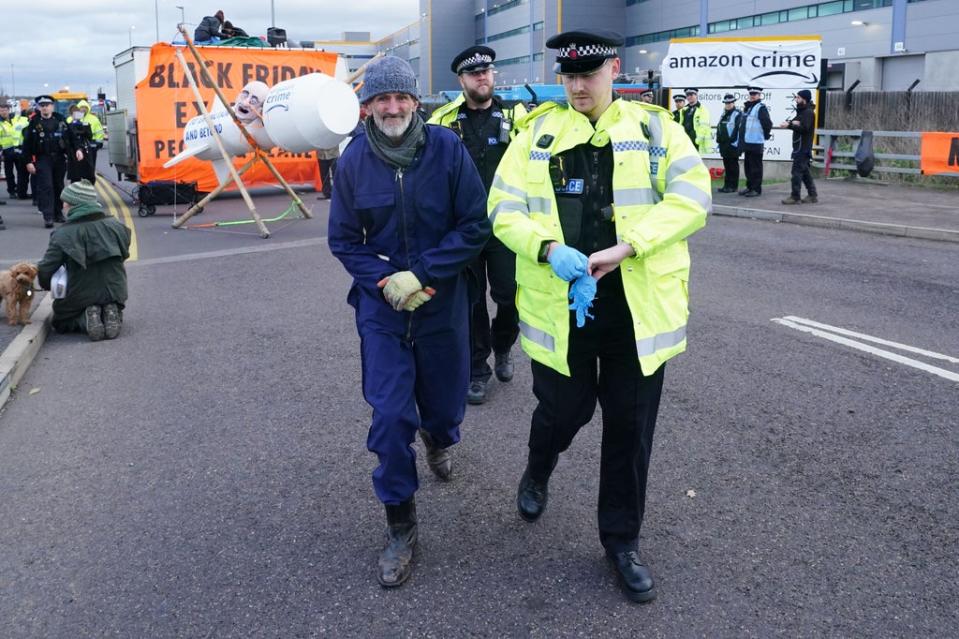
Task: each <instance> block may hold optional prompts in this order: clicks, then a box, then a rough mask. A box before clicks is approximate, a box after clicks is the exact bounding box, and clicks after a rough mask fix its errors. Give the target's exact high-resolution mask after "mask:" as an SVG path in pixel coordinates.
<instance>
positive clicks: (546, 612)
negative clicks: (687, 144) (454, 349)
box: [0, 195, 959, 638]
mask: <svg viewBox="0 0 959 639" xmlns="http://www.w3.org/2000/svg"><path fill="white" fill-rule="evenodd" d="M306 197H308V198H310V199H311V204H312V203H315V201H313V200H312V197H313V196H312V195H307V196H306ZM315 204H316V210H317V212H318V213H320V215H319V216H318V218H317V220H316V221H312V222H310V221H297V222H294V223H292V224H289V225H287V226H285V227H284V228H283V229H279V230H278V231H277V232H276V233H275V234H274V237H273V238H272V239H270V240H261V239H259V238H257V237H256V236H255V235H249V236H243V235H237V234H236V233H234V232H232V231H230V232H223V230H222V229H214V230H207V231H172V230H171V229H169V221H170V220H168V219H163V218H162V217H161V216H159V215H158V216H157V217H154V218H147V219H144V220H141V219H137V220H136V224H137V232H138V238H139V242H140V251H139V260H138V262H139V263H137V264H131V265H130V267H129V274H130V304H129V307H128V312H127V314H126V323H125V325H124V329H123V331H124V332H123V335H122V336H121V338H120V339H118V340H116V341H113V342H101V343H96V344H94V343H90V342H88V341H86V340H85V339H84V338H81V337H77V336H56V335H54V336H51V337H50V339H49V340H48V342H47V344H46V345H45V346H44V348H43V351H42V352H41V354H40V356H39V357H38V359H37V361H35V363H34V364H33V366H32V368H31V369H30V371H29V372H28V374H27V376H26V377H25V378H24V380H23V382H22V383H21V387H20V389H19V390H18V392H17V394H16V396H15V398H14V400H13V401H12V402H11V403H10V404H8V406H7V408H6V409H5V411H4V412H3V414H2V415H0V495H2V499H0V548H3V552H2V553H0V635H2V636H4V637H11V638H14V637H86V636H118V637H208V636H209V637H230V636H237V637H312V636H335V637H354V636H355V637H405V636H412V637H445V636H455V637H460V636H464V637H465V636H488V637H513V636H517V637H526V636H530V637H560V636H562V637H566V636H586V637H599V636H602V637H635V636H649V637H695V636H703V637H772V636H782V637H799V636H817V637H818V636H837V637H838V636H842V637H853V636H861V637H876V636H908V637H921V636H929V637H933V636H946V635H949V634H950V633H952V632H954V628H955V625H956V621H957V613H956V605H955V604H956V601H957V600H959V584H957V580H956V575H957V574H959V553H957V550H959V548H957V532H959V523H957V522H959V500H957V490H956V487H957V486H956V477H957V476H959V455H957V451H959V434H957V433H959V429H957V426H959V393H957V391H959V382H957V381H953V380H951V379H947V378H945V377H941V376H939V375H936V374H933V373H931V372H929V371H928V370H922V369H917V368H913V367H910V366H906V365H904V364H902V363H900V362H897V361H892V360H889V359H883V358H881V357H878V356H876V355H875V354H873V353H868V352H865V351H861V350H855V349H854V348H850V347H849V346H847V345H843V344H838V343H835V342H833V341H830V340H828V339H824V338H822V337H819V336H817V335H813V334H810V333H807V332H801V331H799V330H796V329H794V328H792V327H790V326H787V325H784V324H780V323H776V322H773V321H771V320H773V319H774V318H782V317H785V316H797V317H800V318H805V319H806V320H813V321H815V322H819V323H822V324H827V325H830V326H835V327H841V328H843V329H848V330H851V331H856V332H859V333H863V334H868V335H870V336H874V337H877V338H882V339H885V340H890V341H894V342H898V343H901V344H906V345H910V346H913V347H918V348H923V349H927V350H929V351H935V352H938V353H944V354H947V355H950V356H952V357H953V358H955V357H959V313H957V310H959V302H957V300H959V260H957V259H956V255H957V253H956V247H955V245H952V244H948V243H937V242H927V241H921V240H909V239H902V238H886V237H881V236H875V235H866V234H857V233H849V232H843V231H833V230H821V229H813V228H805V227H796V226H787V225H775V224H770V223H765V222H753V221H747V220H738V219H728V218H712V219H711V220H710V223H709V226H708V227H707V229H705V230H704V231H702V232H701V233H699V234H698V235H697V236H695V237H694V238H693V240H692V242H691V250H692V254H693V278H692V282H691V296H692V316H691V322H690V331H689V332H690V336H689V343H690V350H689V351H688V352H687V353H686V354H684V355H683V356H681V357H679V358H677V359H675V360H673V361H672V362H670V364H668V365H667V371H666V390H665V392H664V398H663V406H662V410H661V413H660V419H659V428H658V433H657V436H656V442H655V451H654V453H653V467H652V472H651V478H650V490H649V498H648V504H647V516H646V521H645V523H644V526H643V534H642V542H641V545H642V554H643V556H644V557H645V559H646V560H647V561H648V563H649V564H650V565H651V567H652V569H653V571H654V574H655V575H656V577H657V579H658V587H659V598H658V599H657V600H656V601H655V602H654V603H652V604H649V605H644V606H636V605H634V604H631V603H629V602H627V601H626V600H625V599H624V598H623V597H622V596H621V594H620V592H619V591H618V589H617V587H616V583H615V581H614V579H613V575H612V573H611V572H610V570H609V568H608V566H607V564H606V563H605V560H604V558H603V554H602V549H601V547H600V545H599V542H598V537H597V531H596V519H595V503H596V495H597V488H598V468H599V434H600V429H599V428H598V420H594V423H593V424H592V425H591V426H589V427H587V428H585V429H584V430H583V431H582V432H581V433H580V435H579V437H578V438H577V440H576V441H575V442H574V444H573V447H572V448H571V449H570V451H569V453H568V454H567V455H565V456H564V457H563V459H562V460H561V462H560V464H559V466H558V468H557V470H556V473H555V475H554V479H553V481H552V482H551V485H550V490H551V497H550V503H549V508H548V510H547V512H546V514H545V515H544V516H543V518H542V519H541V520H540V521H539V522H537V523H535V524H532V525H530V524H526V523H524V522H523V521H521V520H520V519H519V517H518V516H517V515H516V512H515V506H514V496H515V487H516V483H517V481H518V479H519V475H520V473H521V472H522V469H523V464H524V460H525V444H526V438H527V433H528V427H529V417H530V413H531V411H532V408H533V405H534V404H533V398H532V394H531V392H530V387H531V377H530V373H529V366H528V360H527V359H526V357H525V355H519V356H518V366H517V375H516V377H515V379H514V380H513V382H512V383H511V384H497V385H495V386H494V387H493V388H492V393H491V399H490V402H489V403H488V404H486V405H484V406H481V407H476V408H474V407H471V408H470V409H469V411H468V413H467V418H466V422H465V423H464V424H463V428H462V430H463V441H462V443H461V444H460V445H459V446H458V447H457V448H456V449H455V453H454V464H455V471H454V472H455V480H454V481H453V482H452V483H450V484H441V483H439V482H437V481H435V480H434V479H433V478H432V476H431V475H430V474H429V472H428V471H427V470H426V468H425V463H423V460H422V458H421V459H420V471H421V473H420V475H421V488H420V492H419V494H418V496H417V506H418V510H419V516H420V522H421V526H420V528H421V532H420V547H419V549H418V555H417V563H416V569H415V572H414V575H413V578H412V579H411V581H410V582H409V583H408V584H406V585H405V586H404V587H402V588H400V589H398V590H396V591H384V590H383V589H381V588H380V587H379V586H378V585H377V584H376V582H375V579H374V567H375V563H376V557H377V553H378V551H379V549H380V546H381V543H382V535H383V526H384V516H383V513H382V508H381V506H380V504H379V503H378V502H377V501H376V499H375V497H374V496H373V493H372V487H371V485H370V472H371V471H372V469H373V465H374V457H373V456H372V455H371V454H370V453H368V452H367V451H366V450H365V438H366V430H367V427H368V423H369V409H368V407H367V406H366V405H365V403H364V402H363V400H362V397H361V394H360V390H359V386H360V365H359V360H358V355H357V354H358V340H357V338H356V335H355V327H354V324H353V317H352V314H351V309H350V308H349V307H348V306H347V305H346V302H345V295H346V290H347V287H348V284H349V279H348V277H347V276H346V274H345V273H344V271H343V269H342V268H341V266H340V265H339V263H338V262H337V261H336V260H335V259H334V258H333V257H332V256H331V255H330V253H329V250H328V248H327V247H326V245H325V243H324V242H323V236H324V235H325V207H326V203H325V202H320V203H315ZM220 206H222V207H224V208H223V209H215V210H211V211H210V212H209V213H204V215H208V214H209V215H211V219H212V218H213V217H215V216H216V215H223V216H226V215H227V209H229V210H230V211H231V212H232V213H233V214H234V217H236V216H239V215H240V213H238V207H240V203H239V201H238V200H232V201H224V202H223V203H222V204H221V205H220ZM277 206H279V204H277ZM231 207H232V208H231ZM218 211H219V212H218ZM264 248H266V249H270V250H262V249H264ZM251 249H252V250H255V251H257V252H248V253H235V254H226V255H225V254H223V253H222V251H225V250H230V251H242V250H251ZM217 251H220V252H221V253H212V254H211V252H217ZM169 256H178V257H175V258H174V259H173V260H166V259H165V258H166V257H169ZM857 341H863V340H857ZM864 343H868V344H870V345H871V346H873V347H875V348H880V349H883V350H886V351H892V352H896V353H899V354H901V355H904V356H906V357H909V358H911V359H915V360H919V361H922V362H924V363H926V364H927V365H932V366H935V367H936V368H938V369H941V370H944V371H947V372H951V374H952V375H957V374H959V362H951V361H948V360H937V359H934V358H931V357H929V356H926V355H917V354H915V353H909V352H904V351H903V350H902V349H900V348H898V347H889V346H887V345H882V344H878V343H875V342H864ZM517 350H518V349H517ZM33 389H37V392H35V393H34V394H30V393H31V392H32V391H33ZM597 417H598V415H597Z"/></svg>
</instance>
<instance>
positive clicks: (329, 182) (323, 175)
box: [317, 158, 336, 199]
mask: <svg viewBox="0 0 959 639" xmlns="http://www.w3.org/2000/svg"><path fill="white" fill-rule="evenodd" d="M317 162H319V164H320V179H321V180H323V195H325V196H326V197H327V199H329V197H330V193H331V192H332V191H333V176H334V175H335V174H336V158H331V159H329V160H322V159H317Z"/></svg>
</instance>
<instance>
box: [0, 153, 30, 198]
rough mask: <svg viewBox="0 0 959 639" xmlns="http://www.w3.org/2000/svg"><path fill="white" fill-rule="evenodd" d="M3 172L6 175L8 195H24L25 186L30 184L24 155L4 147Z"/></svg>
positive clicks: (25, 193)
mask: <svg viewBox="0 0 959 639" xmlns="http://www.w3.org/2000/svg"><path fill="white" fill-rule="evenodd" d="M3 172H4V174H5V175H6V176H7V193H9V194H10V197H21V198H22V197H26V196H27V187H28V186H29V185H30V174H29V173H27V158H26V156H25V155H24V154H23V153H16V152H15V149H12V148H11V149H4V150H3Z"/></svg>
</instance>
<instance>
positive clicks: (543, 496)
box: [516, 468, 549, 521]
mask: <svg viewBox="0 0 959 639" xmlns="http://www.w3.org/2000/svg"><path fill="white" fill-rule="evenodd" d="M548 499H549V484H548V483H547V482H545V481H544V482H538V481H536V480H535V479H532V478H530V476H529V468H527V469H526V471H525V472H524V473H523V478H522V479H520V480H519V489H518V490H517V491H516V509H517V510H518V511H519V516H520V517H522V518H523V519H525V520H526V521H536V520H537V519H539V516H540V515H542V514H543V511H544V510H546V501H547V500H548Z"/></svg>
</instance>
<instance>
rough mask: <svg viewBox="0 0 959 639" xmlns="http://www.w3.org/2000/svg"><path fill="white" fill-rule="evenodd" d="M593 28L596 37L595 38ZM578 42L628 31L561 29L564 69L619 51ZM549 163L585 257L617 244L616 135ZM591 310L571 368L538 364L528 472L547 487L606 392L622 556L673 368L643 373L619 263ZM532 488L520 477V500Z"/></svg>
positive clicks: (616, 535) (631, 545)
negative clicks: (595, 52) (568, 54)
mask: <svg viewBox="0 0 959 639" xmlns="http://www.w3.org/2000/svg"><path fill="white" fill-rule="evenodd" d="M594 33H597V34H598V35H597V36H595V37H590V36H591V35H592V34H594ZM613 35H618V34H613ZM574 41H575V45H576V48H577V49H578V51H582V50H584V49H587V50H588V48H590V47H592V46H593V45H596V44H597V43H598V44H600V45H603V44H610V45H611V46H614V47H615V46H621V45H622V40H621V37H620V38H618V39H615V38H613V37H612V35H610V36H607V35H606V32H586V31H578V32H568V33H566V34H560V35H558V36H555V37H554V38H552V39H550V40H549V41H548V42H547V43H546V46H547V47H550V48H559V49H560V56H558V57H557V60H558V61H559V62H558V64H557V68H556V72H558V73H585V72H589V71H591V70H592V69H595V68H598V67H599V66H600V65H601V64H603V63H604V62H605V60H606V59H607V58H609V57H613V56H611V55H605V57H600V58H599V59H593V58H594V56H584V55H582V54H581V53H578V54H576V57H575V58H573V59H569V58H564V57H562V55H563V52H564V51H568V50H570V48H571V46H572V43H574ZM615 43H618V44H615ZM613 98H614V100H615V99H617V96H616V95H615V94H614V96H613ZM534 144H535V143H534ZM546 144H547V145H548V144H549V141H546ZM549 168H550V179H551V181H552V186H553V190H554V193H555V194H556V203H557V208H558V215H559V221H560V225H561V227H562V231H563V238H564V240H565V242H566V244H567V245H568V246H571V247H573V248H575V249H577V250H578V251H580V252H581V253H583V254H584V255H590V254H591V253H595V252H596V251H600V250H603V249H606V248H609V247H612V246H615V245H616V244H617V243H618V240H617V237H616V226H615V223H614V222H613V209H612V204H613V173H614V171H615V163H614V159H613V149H612V144H611V142H610V141H607V143H606V144H605V145H603V146H595V145H593V144H592V143H585V144H580V145H578V146H575V147H573V148H571V149H568V150H565V151H562V152H560V153H558V154H556V155H555V156H554V157H551V158H550V167H549ZM541 257H542V258H543V259H545V256H542V255H541ZM592 313H593V319H590V320H589V321H587V322H586V325H585V326H584V327H582V328H571V330H570V333H569V352H568V357H567V362H568V364H569V370H570V375H569V376H566V375H564V374H562V373H560V372H558V371H556V370H554V369H552V368H550V367H548V366H545V365H543V364H540V363H539V362H535V361H534V362H533V363H532V373H533V393H534V395H535V396H536V399H537V400H538V404H537V406H536V408H535V409H534V411H533V416H532V420H531V428H530V437H529V458H528V466H527V475H526V476H528V477H529V478H530V479H531V480H532V481H534V482H537V483H539V484H541V485H545V484H546V483H547V480H548V479H549V476H550V474H551V472H552V470H553V468H554V466H555V465H556V462H557V460H558V456H559V454H560V453H562V452H563V451H565V450H566V449H567V448H568V447H569V446H570V444H571V443H572V441H573V438H574V437H575V436H576V433H577V432H578V431H579V429H580V428H582V427H583V426H584V425H585V424H587V423H589V421H590V420H591V419H592V416H593V414H594V412H595V410H596V402H597V400H598V401H599V403H600V406H601V407H602V416H603V441H602V451H601V465H600V481H599V483H600V487H599V504H598V509H597V510H598V519H599V532H600V541H601V542H602V544H603V546H604V547H605V548H606V550H607V552H608V553H610V554H611V555H615V554H618V553H626V552H630V551H635V550H636V548H637V544H638V536H639V529H640V525H641V523H642V519H643V512H644V510H645V503H646V478H647V475H648V470H649V455H650V451H651V449H652V440H653V432H654V430H655V426H656V416H657V413H658V409H659V399H660V395H661V392H662V384H663V372H664V370H665V366H660V367H659V369H658V370H657V371H656V372H655V373H654V374H653V375H651V376H644V375H643V372H642V369H641V368H640V364H639V361H638V359H637V356H636V336H635V332H634V330H633V319H632V315H631V313H630V310H629V305H628V303H627V301H626V293H625V291H624V289H623V281H622V274H621V271H620V269H615V270H613V271H611V272H610V273H608V274H606V275H605V276H603V277H602V278H601V279H600V280H599V281H598V283H597V293H596V298H595V300H594V301H593V307H592ZM569 323H570V326H571V327H574V326H575V325H576V324H575V312H574V311H570V319H569ZM526 476H524V477H526ZM527 486H528V484H526V483H525V481H524V482H521V484H520V499H522V495H523V491H524V488H525V487H527ZM521 509H522V506H521ZM521 514H522V510H521Z"/></svg>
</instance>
